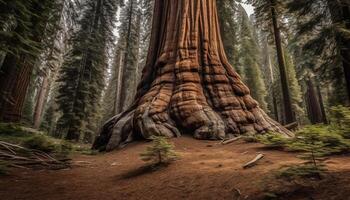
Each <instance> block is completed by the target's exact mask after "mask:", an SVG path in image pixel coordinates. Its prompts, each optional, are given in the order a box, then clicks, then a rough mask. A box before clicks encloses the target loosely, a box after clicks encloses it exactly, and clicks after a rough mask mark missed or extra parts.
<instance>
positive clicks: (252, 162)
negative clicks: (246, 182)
mask: <svg viewBox="0 0 350 200" xmlns="http://www.w3.org/2000/svg"><path fill="white" fill-rule="evenodd" d="M263 158H264V154H259V155H257V156H256V157H255V158H254V159H253V160H252V161H250V162H248V163H247V164H245V165H243V168H244V169H248V168H251V167H253V166H255V165H256V164H257V162H258V161H259V160H261V159H263Z"/></svg>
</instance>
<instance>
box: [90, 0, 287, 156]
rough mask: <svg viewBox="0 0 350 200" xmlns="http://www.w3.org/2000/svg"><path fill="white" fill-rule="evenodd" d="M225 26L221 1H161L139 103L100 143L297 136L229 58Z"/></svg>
mask: <svg viewBox="0 0 350 200" xmlns="http://www.w3.org/2000/svg"><path fill="white" fill-rule="evenodd" d="M218 24H219V23H218V17H217V10H216V0H156V2H155V10H154V20H153V28H152V37H151V42H150V48H149V52H148V57H147V63H146V66H145V68H144V71H143V75H142V80H141V83H140V84H139V86H138V92H137V94H136V97H135V101H134V103H133V104H132V106H131V107H130V108H129V109H127V110H126V111H125V112H123V113H122V114H120V115H118V116H115V117H114V118H112V119H111V120H109V121H108V122H107V123H106V124H105V126H104V127H103V129H102V131H101V133H100V135H99V136H98V137H97V139H96V140H95V143H94V145H93V148H94V149H100V150H107V151H109V150H112V149H115V148H118V147H121V146H123V145H124V144H126V143H128V142H131V141H133V140H135V139H144V138H149V137H150V136H152V135H163V136H167V137H176V136H180V135H181V133H187V134H192V135H193V136H194V137H195V138H197V139H214V140H215V139H223V138H229V137H233V136H235V135H240V134H243V133H248V132H250V133H259V134H261V133H265V132H267V131H275V132H279V133H281V134H284V135H286V136H291V135H292V133H290V132H289V131H287V130H286V129H285V128H283V127H282V126H281V125H280V124H278V123H277V122H275V121H273V120H272V119H270V118H269V117H268V116H267V115H266V114H265V112H264V111H263V110H262V109H260V108H259V105H258V103H257V102H256V101H255V100H254V99H253V98H252V97H251V96H250V91H249V89H248V88H247V86H246V85H244V84H243V82H242V81H241V78H240V76H239V75H238V74H237V73H236V72H235V71H234V69H233V68H232V66H231V65H230V64H229V63H228V61H227V58H226V55H225V52H224V48H223V44H222V41H221V37H220V31H219V30H220V29H219V25H218ZM111 106H112V105H111Z"/></svg>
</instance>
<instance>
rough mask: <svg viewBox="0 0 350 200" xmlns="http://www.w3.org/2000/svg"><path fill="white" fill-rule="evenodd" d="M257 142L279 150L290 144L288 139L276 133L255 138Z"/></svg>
mask: <svg viewBox="0 0 350 200" xmlns="http://www.w3.org/2000/svg"><path fill="white" fill-rule="evenodd" d="M257 140H258V141H259V142H261V143H263V144H264V145H266V147H268V148H273V149H275V148H276V149H279V148H284V147H286V145H287V144H288V143H289V142H290V139H288V138H285V137H283V136H281V135H280V134H276V133H267V134H264V135H259V136H257Z"/></svg>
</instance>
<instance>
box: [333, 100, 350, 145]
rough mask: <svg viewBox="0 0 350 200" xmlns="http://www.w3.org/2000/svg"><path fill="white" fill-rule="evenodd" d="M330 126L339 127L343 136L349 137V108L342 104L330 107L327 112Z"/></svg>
mask: <svg viewBox="0 0 350 200" xmlns="http://www.w3.org/2000/svg"><path fill="white" fill-rule="evenodd" d="M329 115H330V119H331V126H332V127H333V128H334V129H339V131H340V132H341V133H342V135H343V136H344V138H347V139H350V108H349V107H344V106H336V107H332V108H331V109H330V112H329Z"/></svg>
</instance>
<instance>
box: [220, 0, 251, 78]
mask: <svg viewBox="0 0 350 200" xmlns="http://www.w3.org/2000/svg"><path fill="white" fill-rule="evenodd" d="M217 5H218V15H219V24H220V30H221V38H222V41H223V44H224V49H225V51H226V54H227V59H228V61H229V62H230V64H232V65H233V67H234V68H235V69H236V70H237V71H238V73H239V74H240V75H241V76H242V75H243V74H244V72H243V69H241V68H240V67H239V65H238V58H239V57H238V31H237V30H238V26H239V25H238V23H237V17H238V15H240V14H239V13H238V3H237V2H236V1H233V0H217Z"/></svg>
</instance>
